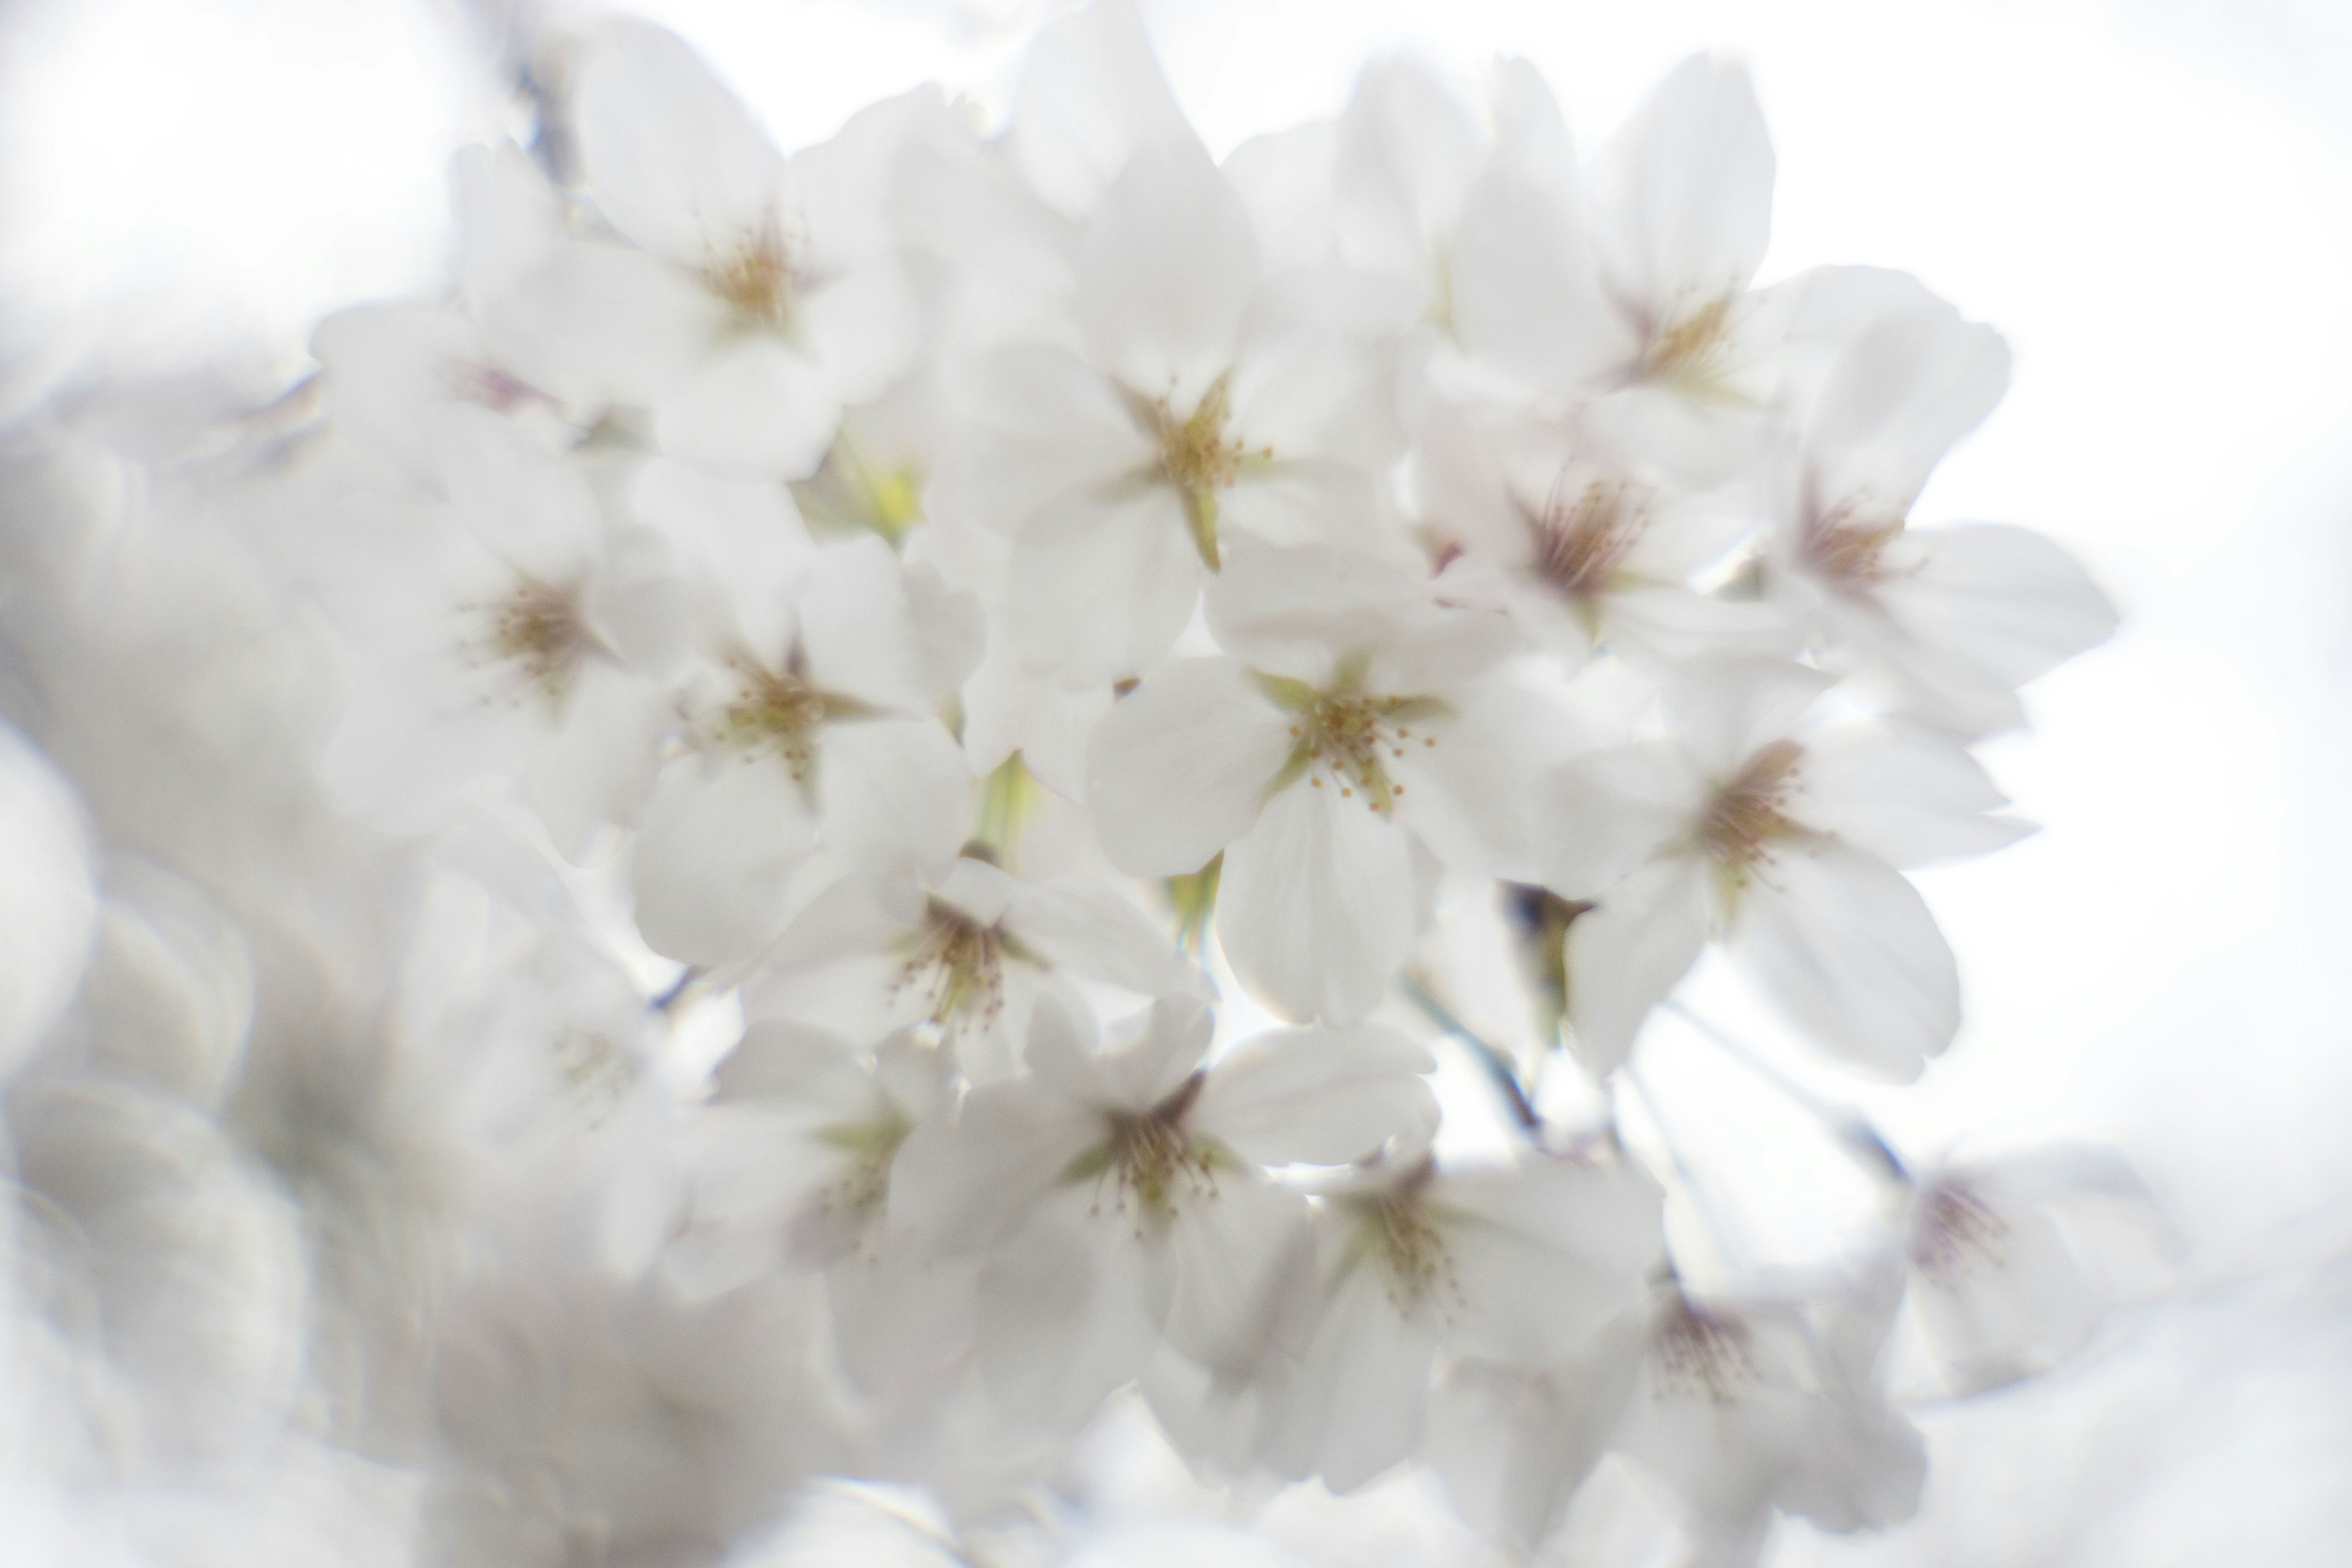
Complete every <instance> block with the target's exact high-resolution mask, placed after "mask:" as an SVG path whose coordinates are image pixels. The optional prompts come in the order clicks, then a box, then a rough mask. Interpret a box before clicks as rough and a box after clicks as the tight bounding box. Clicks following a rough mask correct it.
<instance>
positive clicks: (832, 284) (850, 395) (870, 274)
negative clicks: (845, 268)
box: [801, 266, 922, 403]
mask: <svg viewBox="0 0 2352 1568" xmlns="http://www.w3.org/2000/svg"><path fill="white" fill-rule="evenodd" d="M920 325H921V323H920V321H919V320H918V319H917V317H916V313H915V297H914V294H913V291H912V290H911V289H909V288H908V282H907V279H906V276H905V274H904V273H902V272H901V271H900V270H899V269H898V268H897V267H896V266H868V267H861V268H858V269H857V270H856V271H855V272H851V273H848V274H846V275H845V276H843V277H841V278H837V279H832V280H830V281H828V282H827V283H825V285H824V287H823V288H821V289H813V290H812V291H810V292H809V293H808V294H807V295H806V296H805V297H804V298H803V300H801V331H802V333H803V337H804V338H805V340H806V342H807V343H808V347H809V352H810V353H811V355H812V356H813V357H814V359H815V360H816V362H817V363H819V364H821V365H822V366H824V374H825V378H826V380H827V382H828V383H829V384H830V385H831V387H832V390H833V394H834V395H835V397H837V398H838V399H840V400H841V401H842V402H844V403H866V402H869V401H871V400H872V399H874V398H877V397H879V396H880V395H882V394H883V393H884V392H885V391H887V389H888V388H889V385H890V384H891V383H892V382H893V381H896V380H897V379H898V377H899V376H900V375H902V374H905V372H906V370H907V367H908V365H910V364H912V363H914V359H915V356H916V354H917V353H919V352H920V351H921V348H922V343H921V341H920V339H919V336H918V332H919V328H920Z"/></svg>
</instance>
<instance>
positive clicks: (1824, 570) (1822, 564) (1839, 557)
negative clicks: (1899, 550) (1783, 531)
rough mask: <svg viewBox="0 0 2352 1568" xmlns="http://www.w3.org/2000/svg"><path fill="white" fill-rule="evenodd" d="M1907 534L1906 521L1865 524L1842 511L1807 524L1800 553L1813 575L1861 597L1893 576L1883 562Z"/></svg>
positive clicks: (1847, 512)
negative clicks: (1896, 543) (1904, 526)
mask: <svg viewBox="0 0 2352 1568" xmlns="http://www.w3.org/2000/svg"><path fill="white" fill-rule="evenodd" d="M1902 532H1903V520H1902V519H1901V518H1899V517H1898V518H1896V519H1895V521H1892V522H1874V523H1864V522H1855V521H1853V520H1852V515H1851V513H1850V512H1849V511H1846V510H1838V511H1834V512H1832V513H1831V514H1829V515H1828V516H1827V517H1822V518H1818V519H1815V520H1813V521H1810V522H1808V523H1807V524H1806V525H1805V528H1804V531H1803V532H1802V533H1801V535H1800V536H1799V539H1798V551H1799V552H1800V553H1801V556H1802V557H1803V560H1804V563H1805V564H1806V565H1807V566H1808V567H1810V568H1811V569H1812V572H1813V574H1814V575H1815V576H1818V577H1819V578H1821V579H1822V582H1824V583H1826V584H1829V585H1830V586H1831V587H1832V589H1834V590H1836V591H1837V592H1839V593H1841V594H1850V595H1861V594H1866V593H1868V592H1869V591H1870V590H1871V589H1873V588H1875V587H1876V586H1878V584H1881V583H1883V582H1885V580H1886V578H1887V577H1888V575H1889V573H1888V571H1887V569H1886V565H1885V561H1884V560H1883V559H1882V558H1883V557H1884V556H1885V552H1886V547H1887V546H1888V545H1889V544H1892V543H1893V542H1895V539H1896V538H1897V537H1899V536H1900V535H1901V534H1902Z"/></svg>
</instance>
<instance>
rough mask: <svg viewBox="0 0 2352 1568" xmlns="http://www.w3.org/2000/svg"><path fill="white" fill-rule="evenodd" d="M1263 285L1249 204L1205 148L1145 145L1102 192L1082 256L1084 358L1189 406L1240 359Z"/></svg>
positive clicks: (1139, 390) (1141, 390) (1140, 389)
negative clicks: (1237, 350)
mask: <svg viewBox="0 0 2352 1568" xmlns="http://www.w3.org/2000/svg"><path fill="white" fill-rule="evenodd" d="M1257 283H1258V263H1257V239H1256V237H1255V235H1254V234H1253V233H1252V232H1251V229H1250V218H1249V211H1248V209H1247V208H1245V207H1244V206H1243V205H1242V202H1241V198H1240V197H1239V196H1237V195H1234V190H1233V187H1232V186H1230V185H1228V184H1225V179H1224V176H1223V174H1219V173H1217V166H1216V165H1215V164H1214V163H1211V162H1210V161H1209V157H1208V154H1207V153H1203V152H1202V150H1201V149H1200V147H1199V146H1198V145H1197V144H1188V143H1183V142H1173V143H1164V144H1161V145H1159V146H1153V147H1147V148H1144V149H1142V150H1140V151H1139V152H1138V153H1136V154H1135V156H1134V157H1132V158H1130V159H1129V161H1128V163H1127V167H1126V168H1125V169H1123V170H1121V171H1120V172H1119V174H1118V178H1117V179H1115V180H1113V181H1112V182H1111V184H1110V188H1109V189H1108V190H1107V191H1105V192H1104V193H1103V198H1102V201H1101V203H1100V205H1097V208H1096V209H1095V213H1094V217H1093V221H1092V222H1090V223H1089V224H1088V225H1087V236H1086V240H1085V243H1084V247H1083V248H1082V249H1081V251H1080V252H1079V259H1078V291H1077V299H1076V306H1077V311H1078V320H1079V321H1080V323H1081V324H1082V325H1083V327H1084V328H1085V331H1086V339H1087V357H1088V358H1090V359H1092V360H1093V361H1094V363H1096V364H1097V365H1099V366H1100V367H1101V368H1103V369H1104V370H1106V371H1108V372H1109V373H1110V374H1113V375H1115V376H1117V377H1118V379H1119V380H1120V381H1121V382H1122V383H1123V384H1125V385H1126V386H1127V387H1128V388H1129V390H1131V391H1133V392H1134V393H1136V394H1138V395H1140V396H1144V397H1155V398H1156V397H1163V396H1164V397H1166V398H1168V400H1169V402H1170V404H1171V406H1173V407H1176V408H1179V409H1182V410H1186V411H1189V410H1190V409H1191V408H1192V406H1193V405H1195V404H1197V403H1198V402H1199V401H1200V399H1201V396H1202V394H1204V393H1206V392H1207V391H1208V389H1209V384H1210V383H1211V382H1213V381H1214V380H1215V379H1216V378H1217V377H1218V376H1220V375H1222V374H1224V373H1225V371H1226V369H1227V368H1228V367H1229V366H1231V365H1232V363H1233V362H1234V343H1235V342H1236V340H1237V339H1238V338H1239V336H1240V332H1241V326H1242V318H1243V317H1244V315H1245V314H1246V313H1247V312H1248V310H1249V305H1250V297H1251V296H1252V295H1253V294H1254V293H1255V291H1256V289H1257Z"/></svg>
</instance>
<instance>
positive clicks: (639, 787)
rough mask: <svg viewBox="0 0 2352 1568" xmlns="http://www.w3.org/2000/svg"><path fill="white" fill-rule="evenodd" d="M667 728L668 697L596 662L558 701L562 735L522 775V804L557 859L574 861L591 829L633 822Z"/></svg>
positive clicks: (658, 762)
mask: <svg viewBox="0 0 2352 1568" xmlns="http://www.w3.org/2000/svg"><path fill="white" fill-rule="evenodd" d="M672 722H673V717H672V713H671V710H670V703H669V694H668V693H667V692H666V691H664V690H663V689H661V688H660V687H659V686H656V685H655V684H654V683H653V682H652V681H649V680H640V679H637V678H636V677H635V676H634V675H631V674H629V673H628V672H627V671H625V670H624V669H622V668H619V667H618V666H617V665H613V664H609V663H606V662H604V661H603V660H601V659H599V660H592V661H591V662H590V663H588V664H587V665H586V666H584V667H583V668H582V669H581V671H580V674H579V676H578V677H577V678H576V679H574V680H573V682H572V689H571V690H570V691H569V692H567V693H566V694H565V699H564V704H563V722H562V727H561V728H559V729H558V730H557V731H556V732H555V735H554V737H553V739H552V741H551V743H550V744H548V745H545V746H542V747H541V748H539V749H538V751H537V752H536V753H535V754H534V755H533V756H532V757H531V758H530V762H529V763H527V764H526V765H525V767H524V769H523V775H522V788H523V796H524V798H525V799H527V800H529V801H530V804H531V809H533V810H534V811H536V812H538V813H539V815H540V819H541V821H542V822H543V823H545V824H546V826H547V832H548V837H550V838H551V839H552V840H553V841H554V844H555V847H556V848H557V849H558V851H560V852H561V853H562V854H563V855H565V856H568V857H572V858H577V857H578V856H580V855H581V854H582V853H583V852H584V850H585V848H586V847H587V842H588V837H589V835H590V833H591V832H592V831H593V829H595V828H596V827H598V826H601V825H603V824H605V823H613V824H616V825H619V826H627V825H628V824H630V823H632V822H634V821H635V819H636V816H637V810H638V808H639V807H640V806H641V805H643V804H644V803H645V799H646V795H648V794H649V793H650V792H651V791H652V789H653V786H654V776H655V774H656V773H658V772H660V770H661V742H662V737H663V736H664V735H665V734H666V733H667V732H668V731H669V729H670V726H671V723H672Z"/></svg>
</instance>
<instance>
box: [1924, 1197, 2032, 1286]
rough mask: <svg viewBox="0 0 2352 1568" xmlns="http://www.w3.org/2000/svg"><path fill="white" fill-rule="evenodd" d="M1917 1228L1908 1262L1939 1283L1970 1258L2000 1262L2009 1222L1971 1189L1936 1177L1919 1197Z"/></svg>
mask: <svg viewBox="0 0 2352 1568" xmlns="http://www.w3.org/2000/svg"><path fill="white" fill-rule="evenodd" d="M1920 1205H1921V1213H1920V1215H1919V1223H1918V1228H1917V1229H1916V1231H1915V1232H1914V1233H1913V1235H1912V1238H1911V1262H1912V1265H1913V1266H1914V1267H1915V1268H1917V1269H1918V1270H1919V1272H1920V1273H1922V1274H1925V1275H1926V1276H1927V1278H1929V1279H1933V1280H1936V1281H1937V1283H1939V1284H1946V1285H1948V1284H1950V1283H1951V1282H1952V1281H1953V1280H1955V1279H1958V1277H1959V1275H1960V1274H1962V1273H1963V1272H1964V1271H1965V1270H1966V1268H1967V1267H1968V1264H1969V1261H1970V1260H1971V1259H1972V1258H1973V1259H1975V1260H1977V1261H1979V1262H1983V1263H1987V1264H1996V1265H1997V1264H1999V1263H2000V1258H2001V1255H2002V1242H2003V1240H2004V1239H2005V1238H2006V1237H2008V1235H2009V1226H2007V1225H2006V1224H2005V1223H2003V1221H2002V1220H2001V1217H2000V1215H1997V1214H1995V1213H1993V1212H1992V1210H1990V1209H1989V1208H1987V1207H1986V1206H1985V1205H1984V1203H1983V1201H1982V1200H1981V1199H1979V1197H1978V1196H1977V1195H1976V1194H1974V1193H1972V1192H1970V1191H1969V1189H1968V1188H1967V1187H1965V1186H1963V1185H1961V1184H1959V1183H1958V1182H1954V1181H1949V1180H1946V1181H1939V1182H1937V1183H1936V1184H1933V1185H1932V1186H1930V1187H1929V1188H1928V1189H1927V1192H1926V1194H1923V1195H1922V1197H1921V1199H1920Z"/></svg>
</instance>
